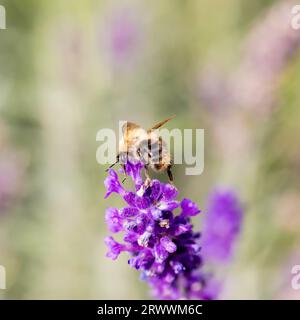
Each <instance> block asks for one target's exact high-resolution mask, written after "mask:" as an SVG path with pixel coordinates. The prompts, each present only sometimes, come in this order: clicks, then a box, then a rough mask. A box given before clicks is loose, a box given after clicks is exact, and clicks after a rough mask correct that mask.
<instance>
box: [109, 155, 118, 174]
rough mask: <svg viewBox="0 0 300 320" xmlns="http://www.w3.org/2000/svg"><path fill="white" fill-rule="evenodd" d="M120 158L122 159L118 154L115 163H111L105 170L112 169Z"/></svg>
mask: <svg viewBox="0 0 300 320" xmlns="http://www.w3.org/2000/svg"><path fill="white" fill-rule="evenodd" d="M119 160H120V156H119V155H117V159H116V162H114V163H113V164H111V165H110V166H109V167H108V168H107V169H106V170H105V172H107V171H108V170H109V169H111V168H112V167H113V166H114V165H116V164H117V163H118V162H119Z"/></svg>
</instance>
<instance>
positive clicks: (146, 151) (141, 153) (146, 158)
mask: <svg viewBox="0 0 300 320" xmlns="http://www.w3.org/2000/svg"><path fill="white" fill-rule="evenodd" d="M173 118H174V116H173V117H170V118H168V119H165V120H163V121H161V122H159V123H157V124H156V125H154V126H153V127H151V128H150V129H148V130H144V129H143V128H142V127H141V126H139V125H138V124H135V123H133V122H126V123H125V124H124V125H123V127H122V134H123V136H122V139H121V141H120V143H119V153H118V155H117V159H116V162H115V163H113V164H112V165H111V166H110V167H109V168H111V167H113V166H114V165H115V164H116V163H118V162H119V163H120V164H121V165H122V166H123V167H124V164H125V163H126V161H127V160H129V161H131V162H135V161H140V162H142V163H143V164H144V168H145V176H146V182H149V181H150V180H151V179H150V175H149V168H151V169H152V170H153V171H155V172H165V171H166V172H167V174H168V178H169V182H170V183H172V184H173V175H172V172H171V168H172V159H171V156H170V153H169V151H168V148H167V144H166V143H165V141H164V140H163V139H162V138H161V137H160V136H159V135H158V132H157V129H159V128H160V127H162V126H163V125H164V124H165V123H167V122H168V121H170V120H171V119H173ZM107 170H108V169H107ZM125 179H126V178H125ZM125 179H124V180H123V182H124V181H125Z"/></svg>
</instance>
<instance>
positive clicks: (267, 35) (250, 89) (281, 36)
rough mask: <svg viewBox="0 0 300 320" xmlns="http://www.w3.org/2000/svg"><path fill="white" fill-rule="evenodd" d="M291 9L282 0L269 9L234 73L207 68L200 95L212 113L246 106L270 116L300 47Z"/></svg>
mask: <svg viewBox="0 0 300 320" xmlns="http://www.w3.org/2000/svg"><path fill="white" fill-rule="evenodd" d="M291 8H292V6H291V4H290V3H288V2H286V1H279V2H278V3H275V4H274V5H273V6H271V8H270V9H269V10H267V12H266V14H265V16H264V17H263V18H262V19H260V20H259V21H258V23H256V24H255V25H254V28H253V30H251V32H250V33H249V35H248V36H247V37H246V40H245V41H244V46H243V54H242V57H241V62H240V63H239V64H238V66H237V68H236V69H235V70H234V71H233V72H232V73H231V74H226V73H225V72H222V70H220V69H218V68H217V67H214V66H209V67H206V68H205V69H204V71H203V73H202V75H201V79H200V85H199V86H198V85H197V86H198V89H197V96H200V99H201V100H202V102H204V104H205V105H207V106H208V107H209V108H210V109H211V110H212V111H218V112H219V111H228V110H232V109H233V110H235V109H236V108H241V107H243V108H246V109H249V110H250V111H251V112H254V113H255V114H257V113H259V114H262V115H268V114H270V112H271V111H272V109H273V108H274V105H275V102H276V96H275V89H276V88H277V86H278V82H279V79H280V75H281V74H282V72H283V71H284V69H285V68H286V67H287V65H288V64H289V62H290V61H291V59H292V58H293V56H295V54H296V53H297V52H298V51H299V46H300V32H298V31H297V30H293V28H292V27H291V26H290V21H291ZM214 65H215V63H214Z"/></svg>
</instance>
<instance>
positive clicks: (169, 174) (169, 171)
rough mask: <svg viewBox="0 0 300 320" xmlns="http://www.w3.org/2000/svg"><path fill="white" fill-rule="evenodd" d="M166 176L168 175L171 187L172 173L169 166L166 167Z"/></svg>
mask: <svg viewBox="0 0 300 320" xmlns="http://www.w3.org/2000/svg"><path fill="white" fill-rule="evenodd" d="M167 174H168V178H169V182H170V183H171V184H172V185H174V178H173V174H172V171H171V166H169V167H168V169H167Z"/></svg>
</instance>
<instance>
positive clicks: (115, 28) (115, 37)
mask: <svg viewBox="0 0 300 320" xmlns="http://www.w3.org/2000/svg"><path fill="white" fill-rule="evenodd" d="M106 32H107V33H106V35H105V37H106V41H107V50H108V53H109V55H110V57H111V59H112V62H113V63H117V64H124V63H125V62H130V61H132V60H133V58H134V57H136V53H137V49H138V47H139V45H140V41H141V34H140V33H141V23H139V20H138V15H137V13H136V12H134V10H131V9H129V8H126V9H121V10H120V9H119V10H117V11H115V12H113V13H112V15H111V17H110V20H109V22H108V24H107V26H106Z"/></svg>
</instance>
